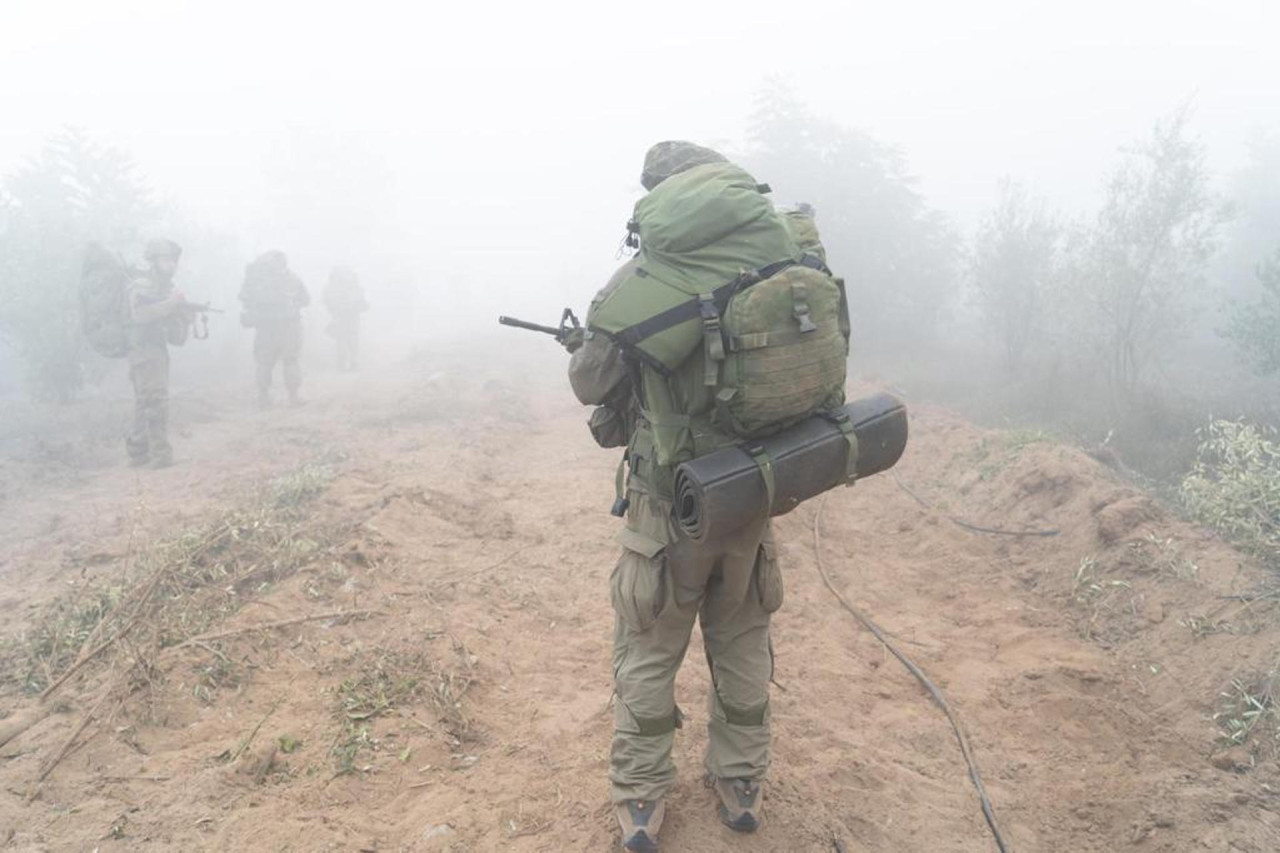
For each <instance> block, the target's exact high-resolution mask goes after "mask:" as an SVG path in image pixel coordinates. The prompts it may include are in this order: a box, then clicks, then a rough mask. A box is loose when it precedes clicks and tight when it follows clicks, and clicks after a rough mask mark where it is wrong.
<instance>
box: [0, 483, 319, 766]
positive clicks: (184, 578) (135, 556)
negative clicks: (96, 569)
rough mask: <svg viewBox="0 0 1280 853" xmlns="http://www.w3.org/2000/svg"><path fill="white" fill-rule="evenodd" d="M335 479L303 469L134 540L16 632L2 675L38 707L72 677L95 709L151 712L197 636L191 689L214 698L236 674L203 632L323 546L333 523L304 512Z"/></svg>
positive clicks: (92, 715) (1, 667)
mask: <svg viewBox="0 0 1280 853" xmlns="http://www.w3.org/2000/svg"><path fill="white" fill-rule="evenodd" d="M332 476H333V475H332V472H331V471H330V469H328V468H327V467H324V466H317V465H303V466H301V467H300V468H298V469H296V470H295V471H292V472H290V473H289V474H288V475H286V476H284V477H281V478H280V479H278V480H275V481H273V482H271V483H269V484H267V485H266V486H265V487H263V488H262V489H260V490H259V491H258V493H256V494H255V495H253V496H251V498H250V499H249V500H247V501H246V502H245V503H244V505H243V506H241V507H237V508H235V509H232V510H230V511H228V512H225V513H223V514H222V515H221V516H219V517H217V518H216V519H215V520H214V521H213V522H211V523H207V524H204V525H201V526H198V527H195V528H192V529H190V530H188V531H186V532H184V533H182V534H181V535H179V536H177V537H175V538H173V539H168V540H163V541H160V542H156V543H153V544H150V545H146V546H143V547H139V548H136V549H134V548H132V546H131V554H130V555H129V556H128V557H126V559H125V561H124V567H123V568H122V570H121V572H120V575H119V576H117V577H114V578H112V579H111V580H109V581H107V580H100V581H91V582H89V583H86V584H82V585H81V586H80V587H78V588H77V589H76V590H75V591H73V592H72V593H69V594H68V595H66V596H64V597H63V598H61V599H59V600H57V601H55V602H54V603H53V604H52V605H51V606H50V608H49V609H48V611H47V613H46V614H45V616H44V618H40V619H36V620H34V622H33V627H32V628H30V629H29V630H28V631H27V632H26V633H24V634H22V635H19V636H17V637H14V638H11V639H10V640H9V642H8V643H7V644H6V647H5V648H4V649H3V660H0V671H3V672H4V673H5V675H6V678H7V681H8V683H9V684H10V685H14V686H17V687H19V688H20V689H21V690H22V691H24V692H26V693H29V694H39V696H40V701H41V702H42V703H44V702H47V700H48V699H49V698H50V697H51V695H52V694H53V693H55V692H57V691H59V690H61V689H62V688H63V687H64V686H66V685H71V684H77V685H80V686H81V688H82V689H87V692H92V693H93V694H94V695H96V696H100V697H101V698H99V699H98V700H97V701H96V702H94V703H92V704H93V708H94V709H97V708H99V707H103V706H105V707H112V706H114V707H116V708H117V710H118V709H119V707H122V706H123V705H124V703H125V702H126V701H129V700H136V699H138V697H139V696H140V697H141V701H142V703H143V704H144V706H145V707H147V708H150V707H152V705H153V704H154V701H155V694H156V689H157V688H158V687H159V686H160V685H162V684H163V683H164V681H165V671H166V670H165V667H164V666H162V665H161V662H162V654H163V653H164V651H165V650H166V649H170V648H172V647H174V646H177V645H179V644H182V643H185V642H188V641H192V645H193V646H194V647H195V648H197V649H200V650H202V651H203V652H205V653H207V654H208V656H209V658H208V660H207V661H205V662H204V663H202V664H198V665H197V671H198V675H197V678H196V685H195V687H194V688H193V691H194V693H195V695H196V697H197V698H198V699H201V700H202V701H205V702H211V701H213V698H214V696H215V695H216V693H217V691H218V690H219V689H220V688H222V687H225V686H229V685H231V684H234V683H235V682H236V680H237V679H238V678H239V674H238V672H237V671H236V668H235V667H234V666H233V665H232V664H231V663H230V660H229V659H228V658H227V657H226V655H224V654H223V653H222V652H221V650H220V649H218V648H216V643H215V644H205V643H201V642H199V641H198V638H199V637H200V635H201V634H204V633H205V632H207V631H209V629H210V628H212V627H214V626H216V625H217V624H219V623H220V622H222V621H223V620H225V619H226V618H227V617H229V616H231V615H233V614H235V613H237V612H238V611H239V610H240V609H241V608H242V607H243V606H244V605H245V603H247V602H248V601H250V600H252V599H253V598H254V597H255V596H257V595H260V594H261V593H262V592H263V591H264V590H265V589H266V588H267V587H269V586H270V585H272V584H274V583H277V582H279V581H280V580H282V579H284V578H286V577H289V576H290V575H292V574H294V573H295V572H297V571H298V569H299V568H301V567H302V566H304V565H306V564H307V563H309V562H311V561H313V560H314V559H316V557H317V556H318V555H319V554H320V552H321V551H322V550H323V549H324V548H325V547H326V543H327V542H328V541H329V538H330V537H331V536H332V535H333V533H334V531H333V530H332V529H331V528H328V529H326V528H325V527H323V526H322V525H321V524H319V523H317V522H316V521H315V520H314V519H312V518H311V517H310V513H309V508H308V507H307V502H308V501H310V500H311V499H312V498H314V497H315V496H316V495H318V494H319V493H320V492H322V491H323V490H324V488H325V487H326V486H327V484H328V483H329V481H330V480H331V479H332ZM193 638H194V639H193ZM108 697H110V698H108ZM104 703H105V705H104ZM112 713H113V714H114V713H115V712H112ZM92 721H97V722H101V719H100V718H99V717H97V716H95V712H94V711H90V712H89V713H87V714H86V715H85V717H84V719H83V720H82V725H81V726H80V727H78V728H77V730H76V732H75V734H73V737H72V740H74V738H75V737H76V736H77V735H78V734H79V733H80V731H82V730H83V728H84V727H85V726H86V725H87V724H88V723H89V722H92ZM64 749H65V748H64ZM54 763H55V764H56V759H55V760H54ZM50 769H52V768H51V767H48V768H46V770H45V775H47V773H48V771H49V770H50Z"/></svg>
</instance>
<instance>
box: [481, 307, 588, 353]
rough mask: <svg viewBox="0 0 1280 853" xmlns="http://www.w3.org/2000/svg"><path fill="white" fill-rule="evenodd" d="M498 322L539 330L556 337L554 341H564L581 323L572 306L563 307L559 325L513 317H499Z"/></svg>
mask: <svg viewBox="0 0 1280 853" xmlns="http://www.w3.org/2000/svg"><path fill="white" fill-rule="evenodd" d="M498 322H499V323H501V324H502V325H504V326H514V327H515V328H517V329H528V330H529V331H531V332H541V333H542V334H544V335H551V336H552V337H553V338H555V339H556V343H560V344H562V343H564V341H565V338H567V337H568V336H569V333H570V332H572V331H573V330H574V329H581V328H582V324H581V323H579V322H578V318H577V317H576V316H574V313H573V309H572V308H566V309H564V313H563V314H561V315H560V325H559V326H540V325H538V324H537V323H530V322H529V321H527V320H517V319H516V318H515V317H505V316H504V317H499V318H498Z"/></svg>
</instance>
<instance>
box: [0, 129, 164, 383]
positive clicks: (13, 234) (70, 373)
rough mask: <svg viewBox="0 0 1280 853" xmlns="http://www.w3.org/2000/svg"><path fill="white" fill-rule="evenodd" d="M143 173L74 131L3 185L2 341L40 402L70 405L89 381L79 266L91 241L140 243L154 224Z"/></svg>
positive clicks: (0, 252)
mask: <svg viewBox="0 0 1280 853" xmlns="http://www.w3.org/2000/svg"><path fill="white" fill-rule="evenodd" d="M134 170H135V166H134V164H133V161H132V160H130V159H129V157H128V156H126V155H125V154H123V153H121V152H119V151H116V150H115V149H112V148H106V147H102V146H99V145H97V144H95V143H94V142H93V141H92V140H90V139H89V137H88V136H87V135H86V134H85V133H83V132H82V131H79V130H75V129H68V130H65V131H62V132H60V133H58V134H56V135H54V136H53V137H51V138H50V139H49V140H48V141H47V142H46V143H45V145H44V147H43V149H42V150H41V151H40V153H39V154H38V155H37V156H36V157H34V158H32V159H30V160H28V161H27V162H26V163H25V164H24V165H23V166H22V167H20V168H19V169H18V170H17V171H16V172H14V173H13V174H11V175H9V176H7V177H6V178H4V180H3V181H0V307H2V309H3V310H0V337H3V338H4V340H5V342H6V343H7V344H8V345H9V346H11V347H12V348H13V349H14V350H15V351H16V352H17V353H18V354H19V356H20V357H21V358H22V360H23V362H24V363H25V366H26V373H27V380H28V383H29V385H30V387H31V389H32V391H33V392H34V393H35V394H36V395H37V396H40V397H45V398H55V399H58V400H62V401H66V400H68V399H70V398H71V397H72V396H74V395H75V393H76V392H77V391H78V390H79V389H80V387H81V386H82V385H83V383H84V375H85V364H86V360H87V359H88V357H89V352H88V351H87V348H86V346H85V344H84V340H83V337H82V335H81V332H80V316H79V305H78V302H77V288H78V283H79V275H80V262H81V258H82V256H83V252H84V247H85V245H86V243H88V242H90V241H94V240H96V241H99V242H102V243H104V244H107V245H120V244H122V243H126V242H129V241H132V240H133V239H134V238H135V237H136V235H137V230H138V228H139V227H140V226H142V225H143V224H145V223H146V222H148V221H150V220H151V219H152V218H153V217H154V215H155V207H154V206H153V204H152V202H151V199H150V193H149V191H148V190H147V188H146V186H145V185H144V184H143V183H142V181H141V180H140V179H139V178H138V177H137V176H136V175H135V173H134Z"/></svg>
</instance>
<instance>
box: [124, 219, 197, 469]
mask: <svg viewBox="0 0 1280 853" xmlns="http://www.w3.org/2000/svg"><path fill="white" fill-rule="evenodd" d="M181 255H182V248H181V247H180V246H179V245H178V244H177V243H175V242H173V241H172V240H159V239H158V240H152V241H151V242H149V243H148V244H147V248H146V254H145V257H146V260H147V264H148V266H149V268H148V270H147V273H146V275H143V276H140V277H138V278H135V279H134V280H133V281H132V282H130V284H129V290H128V315H129V324H128V342H129V343H128V353H127V355H128V358H129V378H130V379H131V380H132V381H133V395H134V415H133V430H132V431H131V432H130V434H129V437H128V438H127V439H126V440H125V447H126V448H127V449H128V451H129V460H130V462H131V463H132V464H134V465H145V464H147V463H148V462H150V463H151V467H153V468H164V467H166V466H168V465H172V464H173V447H172V446H171V445H170V444H169V346H170V345H171V344H172V345H173V346H182V344H184V343H186V340H187V331H188V329H189V327H190V317H191V315H190V313H189V312H187V311H186V310H185V306H186V297H185V296H183V295H182V291H180V290H175V289H174V286H173V276H174V273H176V272H177V271H178V258H179V257H181Z"/></svg>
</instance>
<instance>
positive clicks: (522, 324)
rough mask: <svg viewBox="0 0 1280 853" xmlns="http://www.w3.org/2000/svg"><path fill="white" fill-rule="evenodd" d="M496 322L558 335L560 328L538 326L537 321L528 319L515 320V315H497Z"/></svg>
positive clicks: (554, 335) (553, 335)
mask: <svg viewBox="0 0 1280 853" xmlns="http://www.w3.org/2000/svg"><path fill="white" fill-rule="evenodd" d="M498 322H499V323H501V324H502V325H504V326H514V327H515V328H517V329H528V330H529V331H531V332H542V334H544V335H551V336H552V337H559V336H560V330H559V329H557V328H556V327H555V326H540V325H538V324H537V323H530V322H529V321H528V320H517V319H516V318H515V317H506V316H503V317H499V318H498Z"/></svg>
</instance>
